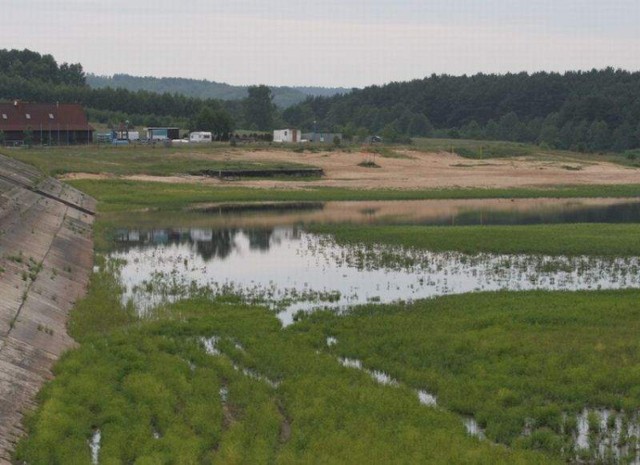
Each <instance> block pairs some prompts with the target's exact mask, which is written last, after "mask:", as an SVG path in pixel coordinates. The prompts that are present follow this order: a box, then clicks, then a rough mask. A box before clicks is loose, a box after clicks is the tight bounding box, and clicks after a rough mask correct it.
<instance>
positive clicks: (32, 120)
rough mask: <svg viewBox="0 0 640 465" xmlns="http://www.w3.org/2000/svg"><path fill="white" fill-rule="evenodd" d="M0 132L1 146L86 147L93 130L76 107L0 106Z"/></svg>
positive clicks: (66, 105) (90, 139) (82, 110)
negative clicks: (2, 144) (0, 137)
mask: <svg viewBox="0 0 640 465" xmlns="http://www.w3.org/2000/svg"><path fill="white" fill-rule="evenodd" d="M0 131H1V132H2V134H3V136H2V138H3V143H4V144H5V145H22V144H37V145H40V144H43V145H71V144H88V143H89V142H91V141H92V140H93V131H94V129H93V127H92V126H91V125H90V124H89V121H88V120H87V114H86V113H85V111H84V108H82V106H81V105H78V104H76V103H29V102H22V101H20V100H14V101H12V102H4V103H0Z"/></svg>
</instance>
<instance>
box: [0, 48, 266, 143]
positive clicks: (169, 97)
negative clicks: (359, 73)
mask: <svg viewBox="0 0 640 465" xmlns="http://www.w3.org/2000/svg"><path fill="white" fill-rule="evenodd" d="M16 98H17V99H21V100H26V101H32V102H56V101H59V102H65V103H80V104H82V105H83V106H85V107H86V108H87V112H88V114H89V117H90V119H91V120H92V121H98V122H101V123H111V124H117V123H120V122H123V121H126V120H128V121H130V123H131V124H132V125H147V126H159V125H178V126H180V127H189V128H190V127H195V125H197V123H198V121H202V120H203V118H205V119H206V120H207V121H209V122H212V124H213V123H215V124H219V125H220V130H221V131H222V130H227V129H234V128H235V127H236V126H237V124H238V123H240V124H246V125H247V127H249V128H251V127H253V126H255V123H254V122H253V121H252V119H251V118H249V119H248V120H247V119H246V118H245V116H246V114H247V112H246V111H245V108H246V106H247V105H246V102H244V101H227V102H223V101H220V100H216V99H199V98H195V97H186V96H184V95H179V94H169V93H164V94H157V93H154V92H148V91H142V90H139V91H130V90H127V89H113V88H109V87H107V88H103V89H92V88H91V87H89V86H88V85H87V83H86V75H85V73H84V70H83V68H82V65H80V64H68V63H63V64H60V65H58V63H56V61H55V59H54V58H53V57H52V56H51V55H40V54H39V53H36V52H32V51H29V50H0V99H6V100H11V99H16ZM249 116H251V115H249ZM211 129H213V130H214V131H215V130H216V126H212V127H211ZM255 129H261V128H255Z"/></svg>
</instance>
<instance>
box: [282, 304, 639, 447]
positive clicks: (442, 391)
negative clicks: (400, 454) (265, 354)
mask: <svg viewBox="0 0 640 465" xmlns="http://www.w3.org/2000/svg"><path fill="white" fill-rule="evenodd" d="M639 298H640V292H639V291H624V292H578V293H565V292H521V293H513V292H500V293H484V294H482V293H481V294H468V295H461V296H450V297H444V298H438V299H434V300H426V301H421V302H417V303H415V304H413V305H367V306H361V307H357V308H355V309H354V310H352V311H351V312H350V313H348V314H347V315H342V316H337V315H335V314H333V313H331V312H320V313H314V314H311V315H309V316H306V317H305V318H303V319H302V321H300V322H298V323H297V324H296V325H294V326H292V327H291V331H293V332H299V333H300V334H305V335H307V337H309V338H312V339H313V340H314V341H315V344H316V346H317V347H319V348H320V347H322V348H323V350H329V351H330V352H331V353H333V354H335V355H336V356H340V357H349V358H354V359H358V360H362V362H363V364H365V366H368V367H375V369H377V370H382V371H384V372H385V373H388V374H389V375H390V376H392V377H393V378H395V379H398V380H401V381H403V382H405V383H408V384H409V385H410V386H412V387H414V388H416V389H427V390H428V391H429V392H432V393H434V394H435V395H436V396H437V398H438V403H439V404H440V405H442V406H444V407H445V408H448V409H450V410H453V411H455V412H458V413H459V414H461V415H473V417H474V418H476V419H477V420H478V422H479V423H480V425H481V426H483V427H485V428H486V434H487V436H488V437H489V438H490V439H492V440H494V441H497V442H501V443H505V444H510V445H512V446H521V447H527V448H534V449H542V450H546V451H548V452H551V453H553V454H559V453H560V451H561V450H562V449H563V448H564V450H565V454H567V455H565V458H566V459H571V460H572V459H573V457H572V455H571V454H572V453H573V452H571V451H572V450H573V449H571V447H570V446H572V443H573V437H572V434H573V433H574V432H575V429H576V428H577V426H576V425H575V424H574V427H571V422H569V421H568V420H567V418H568V417H567V416H566V414H569V416H571V415H573V417H574V418H575V416H576V415H578V414H579V413H580V412H582V410H583V409H584V407H586V406H591V407H595V406H597V407H599V408H601V407H605V408H610V409H613V410H615V411H618V412H620V411H623V412H626V414H627V419H628V418H633V417H634V416H635V414H636V413H637V412H638V410H639V409H640V394H639V391H638V389H637V386H638V385H639V383H640V372H638V370H637V369H636V368H635V367H636V365H637V363H638V353H639V352H638V349H640V343H639V342H638V339H637V337H635V336H634V335H635V334H636V333H637V331H638V330H639V329H640V327H639V325H640V323H639V321H640V319H638V316H640V307H639V306H638V305H637V302H638V299H639ZM390 328H393V330H390ZM329 336H331V337H333V338H335V339H336V340H337V341H339V342H338V343H337V344H334V345H332V346H331V347H329V348H327V346H326V338H327V337H329ZM595 415H596V414H595V413H591V414H590V415H589V420H588V421H589V423H590V425H591V429H590V430H591V431H592V432H593V434H596V435H597V434H599V431H600V428H601V426H600V421H599V419H598V418H596V416H595ZM574 423H575V420H574ZM527 425H528V427H527ZM527 428H528V429H529V430H530V431H528V433H527V434H524V433H525V431H526V429H527ZM594 453H597V450H596V451H594V450H591V451H590V452H588V453H587V455H589V454H591V456H593V454H594Z"/></svg>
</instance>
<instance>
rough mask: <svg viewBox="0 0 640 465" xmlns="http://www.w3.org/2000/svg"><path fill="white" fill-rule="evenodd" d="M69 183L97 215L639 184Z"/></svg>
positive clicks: (624, 188)
mask: <svg viewBox="0 0 640 465" xmlns="http://www.w3.org/2000/svg"><path fill="white" fill-rule="evenodd" d="M70 184H72V185H73V186H74V187H76V188H78V189H80V190H81V191H83V192H84V193H86V194H88V195H91V196H92V197H94V198H96V199H98V200H99V201H100V205H99V208H100V211H102V212H109V211H131V210H135V209H155V210H177V209H182V208H185V207H187V206H190V205H194V204H198V203H208V202H255V201H339V200H428V199H490V198H502V199H504V198H578V197H589V198H595V197H617V198H622V197H640V185H616V186H566V187H557V188H515V189H483V188H469V189H423V190H395V189H374V190H362V189H342V188H314V187H312V186H309V187H308V188H306V189H304V190H301V189H299V190H287V189H251V188H244V187H233V186H232V185H229V186H224V187H215V186H209V185H200V184H168V183H156V182H135V181H124V180H101V181H95V180H76V181H71V182H70Z"/></svg>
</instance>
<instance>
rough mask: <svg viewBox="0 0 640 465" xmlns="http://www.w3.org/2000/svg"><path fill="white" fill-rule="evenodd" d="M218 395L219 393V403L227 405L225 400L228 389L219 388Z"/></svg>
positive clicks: (227, 397)
mask: <svg viewBox="0 0 640 465" xmlns="http://www.w3.org/2000/svg"><path fill="white" fill-rule="evenodd" d="M219 393H220V401H221V402H222V403H223V404H226V403H227V400H228V399H229V388H228V387H226V386H222V387H221V388H220V391H219Z"/></svg>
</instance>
